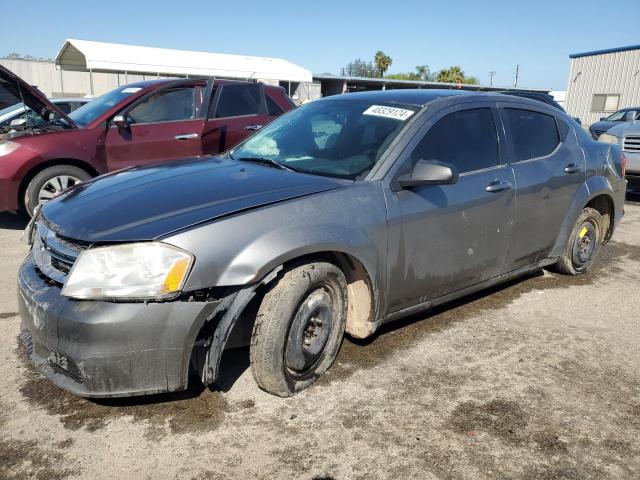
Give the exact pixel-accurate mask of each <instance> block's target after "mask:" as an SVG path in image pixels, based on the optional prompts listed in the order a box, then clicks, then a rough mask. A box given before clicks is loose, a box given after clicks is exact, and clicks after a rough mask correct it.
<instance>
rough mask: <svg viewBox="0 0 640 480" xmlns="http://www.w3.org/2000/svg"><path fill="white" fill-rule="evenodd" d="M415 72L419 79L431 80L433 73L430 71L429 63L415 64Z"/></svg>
mask: <svg viewBox="0 0 640 480" xmlns="http://www.w3.org/2000/svg"><path fill="white" fill-rule="evenodd" d="M416 74H417V75H418V78H419V79H420V80H425V81H432V80H433V74H432V73H431V69H430V68H429V65H416Z"/></svg>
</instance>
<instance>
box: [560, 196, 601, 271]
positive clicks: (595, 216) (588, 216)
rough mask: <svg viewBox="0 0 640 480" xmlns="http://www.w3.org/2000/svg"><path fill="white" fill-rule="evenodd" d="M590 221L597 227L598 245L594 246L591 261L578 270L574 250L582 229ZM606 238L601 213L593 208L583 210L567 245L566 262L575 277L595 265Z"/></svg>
mask: <svg viewBox="0 0 640 480" xmlns="http://www.w3.org/2000/svg"><path fill="white" fill-rule="evenodd" d="M586 221H589V222H591V223H592V224H594V225H595V228H596V232H597V239H596V245H595V246H594V249H593V252H592V253H591V257H590V258H589V260H588V261H587V262H586V263H585V264H584V265H582V266H580V267H578V268H576V266H575V264H574V262H573V249H574V246H575V243H576V237H577V236H578V235H579V234H580V227H581V226H582V225H583V224H584V223H585V222H586ZM603 236H604V220H603V218H602V215H601V214H600V212H598V211H597V210H595V209H593V208H585V209H584V210H582V212H581V213H580V215H579V216H578V219H577V220H576V223H575V225H574V226H573V230H572V231H571V235H570V236H569V243H568V245H567V252H566V254H565V261H566V263H567V266H568V267H570V269H571V273H572V274H574V275H580V274H583V273H586V272H588V271H589V270H590V269H591V267H592V266H593V263H594V262H595V260H596V258H597V256H598V252H599V250H600V246H601V245H602V240H603Z"/></svg>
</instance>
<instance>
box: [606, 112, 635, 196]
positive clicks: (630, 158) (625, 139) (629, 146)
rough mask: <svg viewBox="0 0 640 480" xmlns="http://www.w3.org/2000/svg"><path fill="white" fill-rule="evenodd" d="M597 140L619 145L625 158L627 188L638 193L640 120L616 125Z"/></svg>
mask: <svg viewBox="0 0 640 480" xmlns="http://www.w3.org/2000/svg"><path fill="white" fill-rule="evenodd" d="M599 141H601V142H604V143H610V144H614V145H619V146H620V148H622V153H623V155H624V157H625V160H626V177H627V181H628V189H629V191H631V192H634V193H640V121H634V122H631V123H623V124H620V125H616V126H615V127H613V128H611V129H610V130H608V131H607V133H603V134H602V135H601V136H600V138H599Z"/></svg>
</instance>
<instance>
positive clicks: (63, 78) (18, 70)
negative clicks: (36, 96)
mask: <svg viewBox="0 0 640 480" xmlns="http://www.w3.org/2000/svg"><path fill="white" fill-rule="evenodd" d="M0 65H2V66H3V67H6V68H8V69H9V70H11V71H12V72H13V73H15V74H16V75H18V76H19V77H20V78H22V79H24V80H25V81H26V82H28V83H29V84H31V85H35V86H36V87H38V89H39V90H40V91H41V92H43V93H44V94H45V95H46V96H47V97H63V96H65V97H83V96H85V95H91V83H92V82H91V77H93V95H94V96H96V97H98V96H100V95H102V94H103V93H107V92H109V91H111V90H113V89H114V88H116V87H118V86H119V85H126V84H127V83H133V82H139V81H141V80H151V79H154V78H157V77H156V76H155V75H137V74H132V73H127V74H125V73H102V72H93V74H92V75H89V72H71V71H67V70H63V71H60V70H57V69H56V67H55V65H54V63H53V62H51V61H41V60H14V59H8V58H0ZM161 78H163V77H161Z"/></svg>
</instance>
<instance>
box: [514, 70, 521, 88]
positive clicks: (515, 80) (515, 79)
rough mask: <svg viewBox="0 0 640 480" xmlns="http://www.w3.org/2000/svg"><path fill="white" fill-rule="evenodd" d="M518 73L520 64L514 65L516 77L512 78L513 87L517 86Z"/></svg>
mask: <svg viewBox="0 0 640 480" xmlns="http://www.w3.org/2000/svg"><path fill="white" fill-rule="evenodd" d="M519 74H520V64H518V65H516V77H515V78H514V79H513V88H516V87H517V86H518V75H519Z"/></svg>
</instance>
